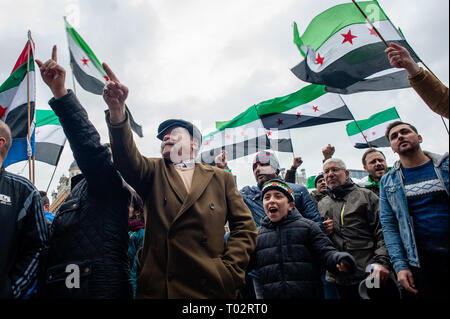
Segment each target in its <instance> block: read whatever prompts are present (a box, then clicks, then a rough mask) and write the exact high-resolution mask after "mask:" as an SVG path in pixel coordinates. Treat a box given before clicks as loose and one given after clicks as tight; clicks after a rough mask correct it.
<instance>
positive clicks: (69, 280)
mask: <svg viewBox="0 0 450 319" xmlns="http://www.w3.org/2000/svg"><path fill="white" fill-rule="evenodd" d="M92 272H93V269H92V262H91V261H90V260H84V261H72V262H68V263H64V264H59V265H56V266H52V267H50V268H48V269H47V271H46V272H45V289H44V291H45V295H46V297H51V298H89V279H90V277H91V275H92Z"/></svg>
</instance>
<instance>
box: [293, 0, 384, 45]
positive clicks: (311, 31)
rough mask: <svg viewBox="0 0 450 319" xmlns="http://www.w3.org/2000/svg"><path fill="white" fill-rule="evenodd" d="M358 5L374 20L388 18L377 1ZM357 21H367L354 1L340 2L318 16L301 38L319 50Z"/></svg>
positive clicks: (306, 43)
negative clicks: (332, 37) (327, 41)
mask: <svg viewBox="0 0 450 319" xmlns="http://www.w3.org/2000/svg"><path fill="white" fill-rule="evenodd" d="M358 5H359V6H360V8H361V9H362V10H363V11H364V12H365V13H366V14H367V16H368V17H369V19H371V21H372V22H376V21H383V20H388V17H387V16H386V14H385V13H384V11H383V10H382V9H381V7H380V5H379V4H378V2H377V1H365V2H358ZM375 6H376V7H377V8H378V9H379V11H378V13H379V15H377V14H376V12H375V11H376V10H374V8H375ZM337 17H338V18H337ZM356 23H366V19H365V18H364V16H363V15H362V14H361V12H360V11H359V10H358V8H357V7H356V6H355V5H354V4H353V3H344V4H339V5H337V6H334V7H332V8H330V9H328V10H326V11H324V12H322V13H321V14H319V15H318V16H316V17H315V18H314V19H313V20H312V21H311V23H310V24H309V25H308V27H307V28H306V30H305V32H304V33H303V35H302V36H301V38H300V39H301V42H303V43H304V44H305V45H308V46H311V47H312V48H313V49H314V50H317V49H319V48H320V47H321V45H322V44H323V43H324V42H325V41H326V40H328V39H329V38H330V37H331V36H332V35H333V34H335V33H336V32H338V31H339V30H342V29H343V28H345V27H347V26H349V25H352V24H356Z"/></svg>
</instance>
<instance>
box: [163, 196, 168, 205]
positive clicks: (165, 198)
mask: <svg viewBox="0 0 450 319" xmlns="http://www.w3.org/2000/svg"><path fill="white" fill-rule="evenodd" d="M166 204H167V197H164V206H166Z"/></svg>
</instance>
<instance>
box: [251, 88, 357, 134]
mask: <svg viewBox="0 0 450 319" xmlns="http://www.w3.org/2000/svg"><path fill="white" fill-rule="evenodd" d="M256 109H257V111H258V114H259V116H260V117H261V121H262V122H263V125H264V127H266V128H268V129H277V130H286V129H293V128H300V127H308V126H314V125H321V124H327V123H333V122H339V121H347V120H352V119H353V117H352V114H351V113H350V111H349V110H348V108H347V106H346V105H345V102H344V101H343V100H342V98H341V97H340V95H339V94H335V93H327V92H326V91H325V88H324V86H323V85H315V84H312V85H309V86H307V87H304V88H302V89H301V90H299V91H297V92H295V93H292V94H289V95H286V96H283V97H278V98H275V99H272V100H268V101H265V102H262V103H260V104H258V105H256Z"/></svg>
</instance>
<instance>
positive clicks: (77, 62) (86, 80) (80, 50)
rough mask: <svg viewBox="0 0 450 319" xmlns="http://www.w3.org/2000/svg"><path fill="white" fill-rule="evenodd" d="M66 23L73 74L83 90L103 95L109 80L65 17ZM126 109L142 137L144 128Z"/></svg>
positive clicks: (135, 128) (89, 49)
mask: <svg viewBox="0 0 450 319" xmlns="http://www.w3.org/2000/svg"><path fill="white" fill-rule="evenodd" d="M64 21H65V23H66V33H67V42H68V43H69V52H70V63H71V65H72V70H73V74H74V76H75V78H76V79H77V81H78V83H79V84H80V86H81V87H82V88H83V89H85V90H86V91H88V92H91V93H94V94H97V95H101V94H102V93H103V88H104V86H105V83H106V81H109V78H108V76H107V75H106V72H105V70H104V69H103V66H102V64H101V63H100V61H99V60H98V59H97V57H96V56H95V54H94V52H93V51H92V50H91V48H90V47H89V46H88V45H87V43H86V42H85V41H84V40H83V38H82V37H81V36H80V35H79V34H78V32H77V31H76V30H75V29H74V28H73V27H72V26H71V25H70V24H69V22H67V19H66V18H65V17H64ZM126 109H127V111H128V114H129V115H130V124H131V129H132V130H133V131H134V132H135V133H136V134H137V135H138V136H139V137H142V136H143V134H142V127H141V126H140V125H138V124H137V123H136V122H135V121H134V118H133V116H132V115H131V112H130V110H129V109H128V106H126Z"/></svg>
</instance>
